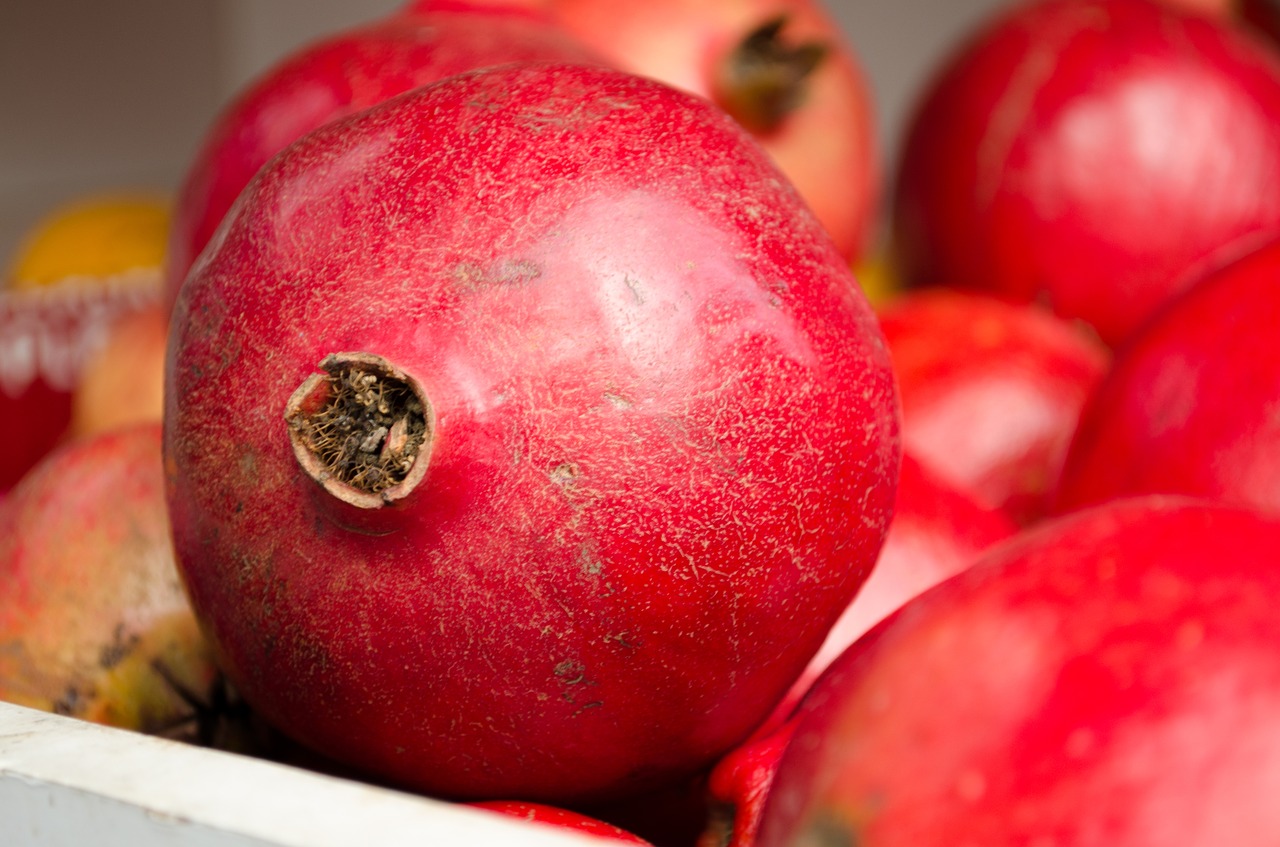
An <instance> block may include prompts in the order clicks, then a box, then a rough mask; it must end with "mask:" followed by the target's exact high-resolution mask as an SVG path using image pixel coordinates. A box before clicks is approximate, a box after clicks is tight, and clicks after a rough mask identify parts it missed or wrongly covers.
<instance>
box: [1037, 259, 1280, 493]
mask: <svg viewBox="0 0 1280 847" xmlns="http://www.w3.org/2000/svg"><path fill="white" fill-rule="evenodd" d="M1278 283H1280V242H1277V243H1273V244H1271V245H1269V246H1267V247H1265V248H1262V249H1260V250H1258V251H1256V252H1254V253H1253V254H1251V255H1249V256H1247V257H1244V258H1242V259H1240V260H1238V261H1236V262H1234V263H1232V264H1230V265H1228V266H1227V267H1225V268H1223V269H1222V270H1220V271H1218V272H1217V273H1215V274H1213V275H1211V276H1209V277H1208V278H1207V279H1205V280H1203V281H1201V282H1199V283H1198V284H1196V285H1195V287H1193V288H1192V289H1191V290H1190V291H1188V292H1186V293H1185V294H1183V295H1182V296H1181V297H1178V298H1177V299H1175V300H1174V301H1172V302H1171V303H1169V304H1168V305H1167V306H1166V307H1165V308H1164V309H1163V310H1161V312H1160V313H1159V314H1158V315H1157V316H1156V317H1155V318H1154V319H1153V320H1152V321H1151V322H1150V323H1148V324H1147V325H1146V326H1144V327H1143V328H1142V329H1141V330H1139V331H1138V332H1137V333H1135V335H1134V336H1133V337H1132V338H1131V339H1130V340H1129V343H1128V344H1126V345H1125V347H1124V348H1122V349H1121V350H1120V351H1119V353H1118V354H1117V356H1116V360H1115V365H1114V367H1113V368H1112V370H1111V372H1110V373H1109V374H1108V375H1107V377H1106V378H1105V379H1104V380H1103V381H1102V383H1101V384H1100V385H1099V386H1098V388H1097V390H1096V391H1095V392H1094V394H1093V396H1092V397H1091V398H1090V399H1089V402H1088V404H1087V405H1086V406H1085V408H1084V412H1083V413H1082V415H1081V419H1080V426H1079V429H1078V430H1077V432H1076V434H1075V437H1074V439H1073V441H1072V443H1071V447H1070V449H1069V451H1068V452H1067V456H1066V460H1065V463H1064V465H1063V471H1062V477H1061V480H1060V482H1059V486H1058V491H1057V493H1056V495H1055V497H1056V507H1057V508H1058V509H1059V510H1061V511H1068V510H1071V509H1075V508H1079V507H1080V506H1084V505H1088V504H1091V503H1098V502H1102V501H1104V500H1109V499H1112V498H1116V497H1122V496H1127V495H1133V494H1158V493H1171V494H1188V495H1193V496H1197V497H1204V498H1209V499H1214V500H1220V501H1226V502H1230V503H1235V504H1239V505H1248V506H1253V507H1255V508H1259V509H1263V510H1266V511H1269V512H1273V513H1274V512H1280V428H1278V426H1277V418H1276V410H1277V409H1278V408H1280V331H1277V329H1278V328H1280V285H1278Z"/></svg>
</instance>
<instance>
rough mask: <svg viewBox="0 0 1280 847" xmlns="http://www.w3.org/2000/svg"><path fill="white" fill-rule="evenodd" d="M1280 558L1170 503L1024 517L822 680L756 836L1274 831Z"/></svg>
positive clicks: (1181, 841)
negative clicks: (1014, 530)
mask: <svg viewBox="0 0 1280 847" xmlns="http://www.w3.org/2000/svg"><path fill="white" fill-rule="evenodd" d="M1278 560H1280V522H1277V521H1276V520H1275V519H1273V518H1268V517H1265V516H1263V515H1260V514H1259V513H1257V512H1254V511H1252V510H1246V509H1232V508H1227V507H1221V506H1216V505H1214V504H1205V503H1201V502H1194V501H1188V500H1184V499H1180V498H1179V499H1168V498H1148V499H1143V500H1132V501H1124V502H1120V501H1116V502H1113V503H1112V504H1109V505H1107V506H1102V507H1097V508H1095V509H1090V510H1086V511H1083V512H1079V513H1077V514H1075V515H1072V516H1070V517H1068V518H1063V519H1058V520H1055V521H1050V522H1046V523H1044V524H1042V525H1041V526H1040V527H1038V528H1036V529H1032V530H1027V531H1024V533H1023V534H1022V535H1021V536H1019V538H1018V539H1015V540H1013V541H1010V542H1006V543H1004V544H1001V545H999V546H998V547H996V548H994V549H993V550H992V551H991V552H990V554H988V555H987V556H984V557H983V558H982V560H981V561H979V562H978V563H976V564H974V565H973V566H972V567H970V568H968V569H967V570H965V571H962V572H961V573H959V574H957V575H956V576H954V577H952V578H950V579H948V580H947V581H945V582H943V583H941V584H939V585H937V586H935V587H934V588H933V589H931V590H929V591H927V592H925V593H924V594H921V595H919V596H918V597H916V598H915V599H914V600H912V601H910V602H909V603H908V604H907V605H906V606H904V607H903V608H902V609H900V610H899V611H898V612H897V613H895V614H894V615H893V616H892V617H890V618H889V619H888V620H886V621H884V622H883V623H882V624H881V625H880V626H879V627H877V628H876V629H874V630H872V631H871V632H870V633H868V635H867V636H866V637H864V638H863V639H861V640H859V641H858V642H857V643H855V644H854V645H853V647H852V648H850V650H849V651H847V652H846V653H844V654H843V655H842V656H841V657H840V658H839V659H837V660H836V662H834V663H833V664H832V665H831V666H830V668H829V669H828V671H827V673H826V674H824V675H823V676H822V677H821V678H820V679H819V680H818V681H817V683H815V685H814V687H813V689H812V690H811V691H810V694H809V696H808V697H807V698H806V700H805V702H804V703H803V704H802V705H801V707H800V709H799V711H798V712H797V714H796V717H795V727H794V734H793V735H792V737H791V740H790V742H789V743H787V745H786V748H785V752H783V754H782V756H781V759H780V761H779V763H778V765H777V769H776V772H775V774H774V776H773V780H772V784H771V787H770V788H769V790H768V797H767V799H766V801H765V807H764V813H763V816H762V817H761V820H760V831H759V838H758V839H757V841H756V844H757V845H759V847H781V845H797V844H823V845H826V844H875V845H879V847H953V845H956V844H1004V845H1012V844H1020V845H1032V844H1054V845H1058V847H1086V845H1098V844H1107V845H1111V847H1166V845H1167V847H1173V846H1174V845H1177V847H1221V845H1224V844H1231V845H1244V846H1245V847H1266V845H1272V844H1275V843H1277V841H1278V840H1280V806H1278V805H1276V804H1275V803H1274V802H1273V798H1274V796H1275V788H1276V786H1277V785H1278V784H1280V653H1277V651H1276V649H1275V644H1276V642H1277V639H1280V617H1277V616H1276V614H1275V597H1276V596H1277V594H1280V569H1277V567H1276V562H1277V561H1278Z"/></svg>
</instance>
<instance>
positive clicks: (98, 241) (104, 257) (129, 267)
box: [6, 192, 170, 289]
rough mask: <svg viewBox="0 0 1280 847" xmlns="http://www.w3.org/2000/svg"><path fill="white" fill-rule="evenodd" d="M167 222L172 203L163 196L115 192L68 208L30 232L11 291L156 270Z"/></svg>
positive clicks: (11, 275)
mask: <svg viewBox="0 0 1280 847" xmlns="http://www.w3.org/2000/svg"><path fill="white" fill-rule="evenodd" d="M169 220H170V203H169V199H168V198H167V197H166V196H163V195H159V194H152V193H146V192H134V193H112V194H104V195H100V196H92V197H82V198H79V199H77V200H74V201H71V202H69V203H66V204H64V205H62V206H59V207H57V208H56V209H54V210H53V211H52V212H50V213H49V214H48V215H46V216H45V217H44V218H43V219H42V220H40V221H38V222H37V223H36V225H35V226H34V227H32V229H31V230H30V231H29V232H28V234H27V237H26V238H25V239H24V241H23V243H22V244H21V245H20V247H19V249H18V252H17V255H16V256H15V257H14V259H13V261H12V263H11V264H10V267H9V270H8V272H7V274H6V278H7V280H8V282H7V287H9V288H12V289H30V288H39V287H42V286H47V285H51V284H53V283H57V282H59V281H61V280H65V279H68V278H73V277H98V278H114V277H119V276H121V275H123V274H128V273H130V272H134V271H158V269H159V268H160V267H161V265H162V264H163V262H164V255H165V249H166V245H167V242H168V234H169ZM147 276H152V274H147Z"/></svg>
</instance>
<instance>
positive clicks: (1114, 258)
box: [894, 0, 1280, 345]
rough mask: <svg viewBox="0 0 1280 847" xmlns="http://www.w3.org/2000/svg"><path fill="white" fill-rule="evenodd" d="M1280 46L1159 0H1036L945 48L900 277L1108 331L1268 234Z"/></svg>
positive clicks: (904, 172) (1273, 215)
mask: <svg viewBox="0 0 1280 847" xmlns="http://www.w3.org/2000/svg"><path fill="white" fill-rule="evenodd" d="M1277 174H1280V59H1278V58H1277V55H1276V53H1275V51H1274V50H1273V49H1270V48H1269V47H1268V46H1266V45H1265V44H1263V42H1262V41H1261V40H1259V39H1257V38H1255V37H1254V36H1253V34H1251V33H1248V32H1246V31H1245V30H1244V29H1243V28H1242V27H1239V26H1236V25H1233V24H1232V23H1231V22H1229V21H1227V20H1223V19H1220V18H1214V17H1213V16H1209V15H1202V14H1193V13H1188V12H1184V11H1179V10H1176V9H1174V8H1172V7H1171V6H1169V5H1168V4H1165V3H1160V2H1153V0H1041V1H1040V2H1033V3H1020V4H1016V5H1015V6H1013V7H1012V8H1011V9H1009V10H1007V11H1004V12H1002V13H1001V15H1000V16H999V17H998V18H996V19H994V20H992V21H990V22H989V23H988V24H987V25H986V26H985V28H984V29H982V30H981V31H980V32H978V33H976V34H975V35H974V36H973V37H972V38H971V39H969V40H968V41H966V42H965V43H964V44H963V45H962V46H961V47H960V48H959V49H958V50H957V51H956V53H955V54H954V55H953V56H951V57H950V59H949V60H948V61H947V62H946V64H945V65H944V66H942V67H941V68H940V69H939V71H938V74H937V77H936V79H935V81H934V83H933V84H932V86H931V87H930V88H929V89H928V90H927V91H926V92H925V94H924V96H923V98H922V99H921V102H920V104H919V106H918V108H917V111H916V113H915V115H914V117H913V119H912V121H911V123H910V126H909V129H908V131H907V138H906V141H905V144H904V150H903V154H902V158H901V161H900V163H899V179H898V182H897V185H896V187H895V190H894V205H895V213H894V218H895V225H894V230H895V235H894V238H895V240H896V242H897V245H896V246H897V251H898V255H899V259H900V261H901V264H902V267H903V274H904V278H905V279H906V280H907V281H908V282H911V283H913V284H917V285H918V284H941V285H947V286H956V287H962V288H969V289H977V290H982V291H988V292H993V293H996V294H999V295H1001V296H1004V297H1008V298H1013V299H1018V300H1037V301H1041V302H1044V303H1047V304H1049V305H1050V306H1051V307H1052V308H1053V309H1054V311H1056V312H1057V313H1058V314H1060V315H1062V316H1064V317H1069V318H1079V319H1081V320H1084V321H1086V322H1088V323H1089V324H1091V325H1093V326H1094V327H1095V328H1096V329H1097V331H1098V333H1099V334H1100V335H1101V336H1102V338H1103V339H1104V340H1105V341H1107V342H1108V343H1110V344H1113V345H1114V344H1116V343H1118V342H1120V341H1121V339H1123V338H1124V337H1125V336H1126V335H1127V334H1128V333H1129V332H1130V331H1132V330H1133V329H1134V328H1135V327H1136V326H1137V325H1138V323H1140V322H1141V321H1142V320H1143V319H1144V318H1145V317H1147V316H1148V315H1150V314H1151V312H1152V310H1153V309H1155V308H1156V307H1157V306H1158V305H1159V304H1160V303H1161V302H1163V301H1164V300H1166V299H1167V298H1168V297H1169V296H1170V295H1172V294H1173V293H1174V292H1176V291H1179V290H1181V289H1182V288H1185V287H1186V286H1187V285H1188V284H1189V283H1190V280H1191V279H1192V278H1194V277H1195V276H1196V275H1197V274H1199V273H1202V272H1203V271H1204V269H1206V268H1208V267H1212V266H1215V265H1219V264H1222V263H1224V262H1225V261H1227V260H1229V259H1230V258H1232V257H1234V256H1236V255H1238V254H1240V253H1241V252H1243V251H1245V250H1247V249H1249V248H1250V247H1251V246H1257V245H1258V244H1260V243H1261V242H1262V240H1266V239H1269V238H1271V237H1274V236H1275V235H1276V234H1277V233H1280V191H1277V190H1276V188H1275V186H1276V180H1277Z"/></svg>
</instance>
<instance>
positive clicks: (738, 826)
mask: <svg viewBox="0 0 1280 847" xmlns="http://www.w3.org/2000/svg"><path fill="white" fill-rule="evenodd" d="M795 727H796V725H795V722H794V721H786V722H784V723H782V724H780V725H778V726H777V727H776V728H775V729H774V730H772V731H771V732H769V733H767V734H765V735H762V736H760V737H757V738H753V739H752V740H751V741H749V742H747V743H746V744H743V745H742V746H741V747H738V748H736V749H734V750H733V751H732V752H730V753H729V754H728V755H727V756H725V757H724V758H723V759H721V760H720V761H719V762H718V763H717V764H716V766H715V768H714V769H713V770H712V771H711V779H710V780H709V782H708V785H707V793H708V795H709V797H710V803H711V814H710V815H709V816H708V821H707V828H706V831H705V832H703V833H702V835H701V836H700V837H699V840H698V844H697V847H751V845H753V844H755V842H756V836H757V835H758V834H759V831H760V818H761V815H763V813H764V806H765V799H766V798H767V797H768V796H769V789H770V788H771V787H772V785H773V778H774V776H775V775H776V774H777V772H778V762H779V761H781V759H782V754H783V752H784V751H785V750H786V749H787V744H788V743H790V741H791V736H792V735H793V734H794V732H795Z"/></svg>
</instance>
